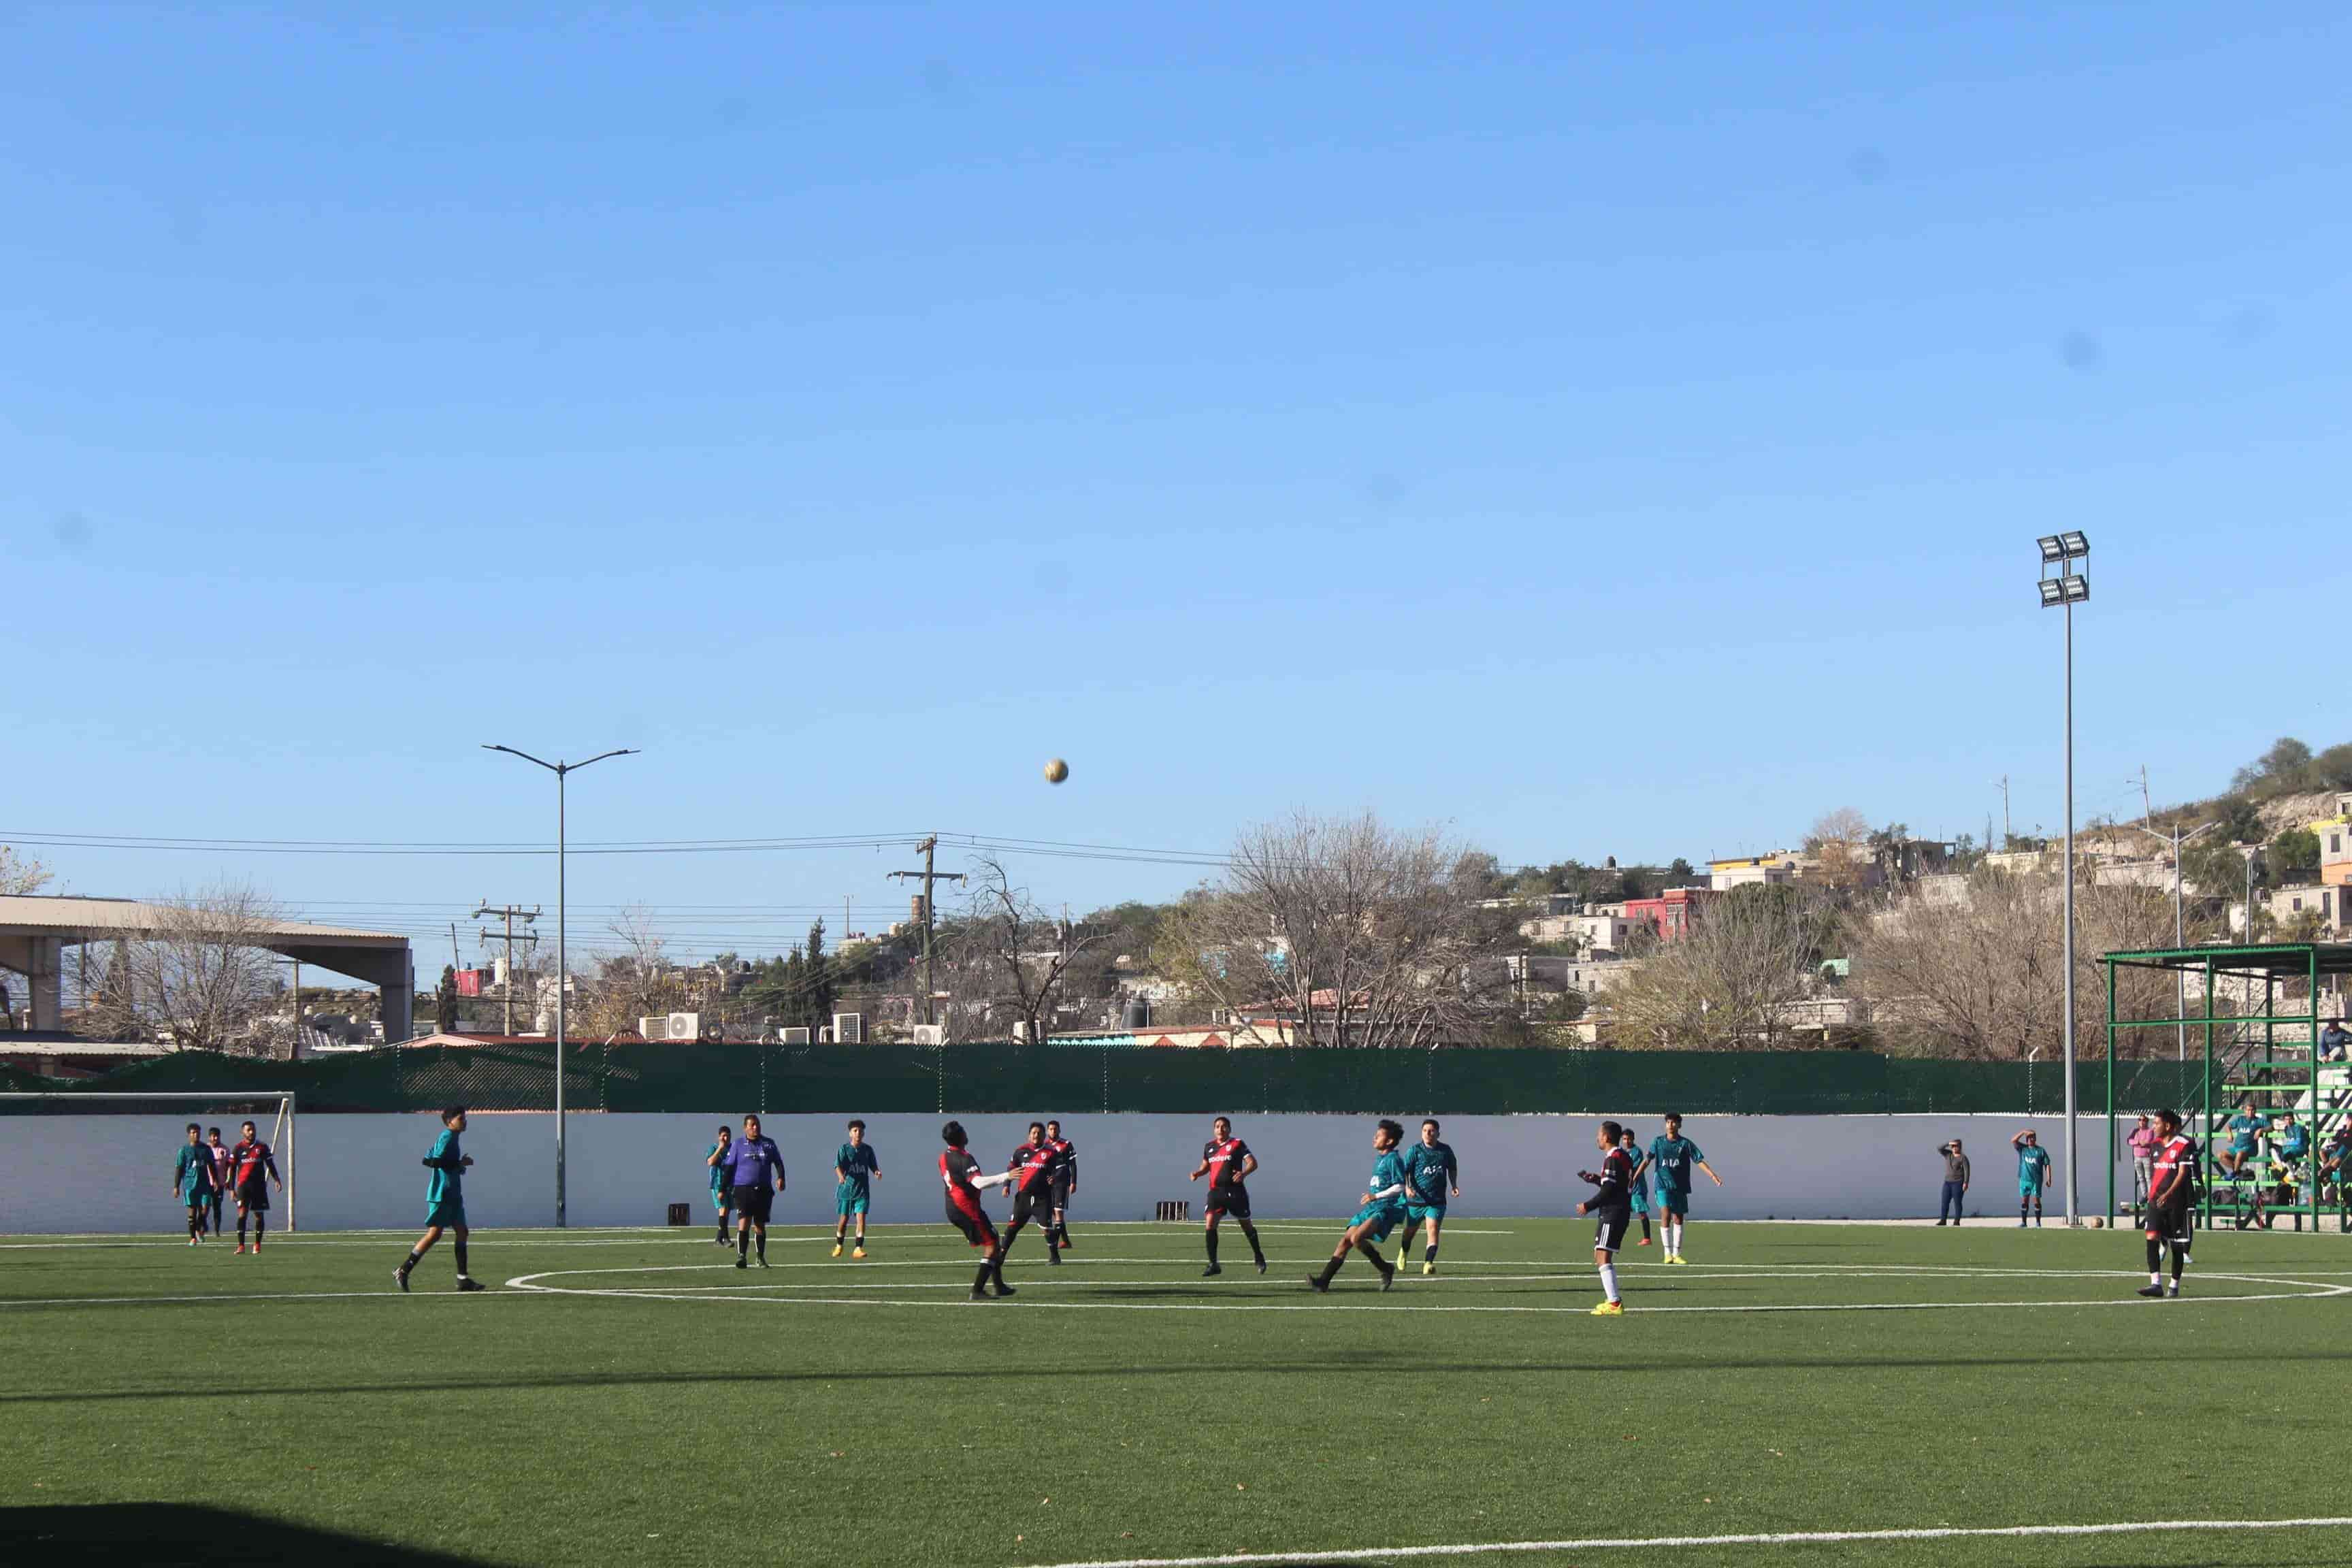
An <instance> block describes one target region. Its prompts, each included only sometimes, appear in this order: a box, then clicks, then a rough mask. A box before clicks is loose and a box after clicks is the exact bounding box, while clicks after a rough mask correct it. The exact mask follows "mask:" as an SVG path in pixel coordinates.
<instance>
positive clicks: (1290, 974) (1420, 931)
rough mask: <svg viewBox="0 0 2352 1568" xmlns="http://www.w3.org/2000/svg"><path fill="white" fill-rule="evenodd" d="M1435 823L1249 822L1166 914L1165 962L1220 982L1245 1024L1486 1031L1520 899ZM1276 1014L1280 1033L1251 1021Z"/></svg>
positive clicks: (1284, 1034)
mask: <svg viewBox="0 0 2352 1568" xmlns="http://www.w3.org/2000/svg"><path fill="white" fill-rule="evenodd" d="M1486 881H1487V877H1486V868H1485V867H1484V866H1483V865H1482V864H1481V863H1480V862H1479V861H1477V860H1475V859H1473V858H1470V857H1468V856H1467V855H1466V854H1465V851H1464V850H1463V849H1462V848H1461V847H1459V846H1457V845H1454V844H1453V843H1450V842H1448V841H1447V840H1445V839H1444V838H1443V837H1440V836H1439V835H1438V834H1437V833H1435V832H1434V831H1427V830H1424V831H1421V832H1413V833H1405V832H1396V831H1391V829H1390V828H1388V827H1386V826H1383V825H1382V824H1381V822H1380V821H1379V819H1378V818H1376V817H1372V816H1361V817H1357V818H1353V819H1336V818H1334V819H1318V818H1314V817H1308V816H1296V817H1293V818H1292V819H1291V820H1289V821H1288V822H1285V823H1278V824H1269V825H1264V826H1257V827H1254V828H1251V829H1249V830H1248V831H1246V832H1244V834H1243V835H1242V836H1241V837H1240V839H1239V840H1238V841H1237V842H1236V843H1235V844H1234V852H1233V855H1232V858H1231V864H1230V868H1229V869H1228V870H1227V871H1226V873H1225V876H1224V879H1223V881H1222V882H1220V883H1218V884H1216V885H1214V886H1212V887H1208V888H1204V889H1200V890H1198V891H1197V892H1195V893H1194V894H1192V896H1190V897H1188V898H1187V899H1186V900H1184V901H1183V902H1182V903H1181V904H1179V905H1178V906H1177V907H1176V909H1175V910H1173V911H1172V912H1171V914H1170V916H1169V917H1168V919H1167V920H1166V921H1164V922H1163V926H1162V931H1163V935H1162V939H1161V941H1160V945H1159V952H1158V953H1157V955H1156V956H1157V958H1158V960H1159V967H1160V970H1161V972H1162V973H1167V974H1169V975H1171V977H1172V978H1175V979H1177V980H1178V981H1179V982H1180V983H1181V984H1183V985H1185V986H1186V988H1187V989H1189V990H1192V991H1193V992H1194V993H1196V994H1203V995H1207V996H1210V997H1213V998H1214V999H1215V1001H1216V1002H1217V1003H1218V1005H1220V1006H1222V1007H1223V1009H1224V1011H1225V1012H1226V1014H1227V1016H1229V1017H1230V1018H1231V1019H1232V1020H1233V1022H1234V1027H1235V1029H1236V1031H1237V1033H1239V1034H1240V1036H1241V1037H1242V1038H1243V1039H1244V1040H1247V1039H1251V1038H1252V1037H1253V1036H1254V1035H1255V1036H1256V1037H1258V1038H1257V1043H1260V1044H1275V1043H1282V1042H1283V1041H1284V1040H1285V1039H1286V1041H1287V1043H1291V1044H1296V1045H1301V1046H1330V1047H1360V1048H1377V1047H1431V1046H1439V1045H1450V1044H1459V1043H1463V1042H1466V1041H1468V1040H1471V1039H1474V1038H1475V1037H1478V1036H1480V1035H1481V1034H1482V1033H1483V1032H1484V1030H1485V1027H1486V1024H1487V1022H1488V1021H1489V1020H1490V1019H1491V1018H1492V1017H1493V1016H1495V1014H1496V1010H1497V1009H1498V1008H1500V1007H1501V1006H1502V1005H1504V1004H1505V1003H1506V1002H1507V997H1508V994H1509V977H1508V972H1507V968H1506V966H1505V965H1504V964H1503V963H1502V962H1501V960H1502V958H1503V956H1504V954H1505V953H1507V952H1513V951H1516V950H1517V945H1518V940H1517V931H1516V929H1515V921H1514V920H1513V919H1512V915H1511V911H1509V910H1482V909H1481V908H1479V900H1480V899H1481V897H1482V896H1483V895H1484V893H1485V892H1486ZM1268 1015H1272V1016H1274V1017H1276V1019H1278V1020H1279V1024H1278V1026H1277V1028H1276V1031H1275V1033H1274V1034H1273V1035H1272V1036H1271V1037H1268V1036H1267V1032H1266V1031H1264V1030H1255V1031H1254V1030H1252V1029H1251V1028H1250V1021H1251V1020H1253V1019H1255V1018H1263V1017H1265V1016H1268Z"/></svg>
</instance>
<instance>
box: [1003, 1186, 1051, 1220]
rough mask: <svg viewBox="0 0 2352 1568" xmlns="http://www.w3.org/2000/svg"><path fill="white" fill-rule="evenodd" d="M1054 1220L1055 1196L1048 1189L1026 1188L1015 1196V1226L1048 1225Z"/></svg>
mask: <svg viewBox="0 0 2352 1568" xmlns="http://www.w3.org/2000/svg"><path fill="white" fill-rule="evenodd" d="M1053 1218H1054V1194H1053V1190H1052V1189H1051V1188H1048V1187H1024V1188H1023V1189H1022V1190H1021V1191H1019V1192H1017V1193H1015V1194H1013V1222H1012V1223H1013V1228H1014V1229H1016V1230H1017V1229H1019V1228H1020V1227H1021V1226H1024V1225H1046V1224H1049V1223H1051V1222H1052V1220H1053Z"/></svg>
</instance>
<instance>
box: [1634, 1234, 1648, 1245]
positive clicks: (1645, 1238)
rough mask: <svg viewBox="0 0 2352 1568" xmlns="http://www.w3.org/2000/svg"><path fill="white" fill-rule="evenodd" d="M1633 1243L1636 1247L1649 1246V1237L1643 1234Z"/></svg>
mask: <svg viewBox="0 0 2352 1568" xmlns="http://www.w3.org/2000/svg"><path fill="white" fill-rule="evenodd" d="M1633 1245H1634V1246H1636V1247H1647V1246H1649V1245H1650V1238H1649V1237H1646V1236H1645V1237H1643V1238H1642V1239H1641V1240H1639V1241H1637V1242H1635V1243H1634V1244H1633Z"/></svg>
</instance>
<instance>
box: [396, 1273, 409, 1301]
mask: <svg viewBox="0 0 2352 1568" xmlns="http://www.w3.org/2000/svg"><path fill="white" fill-rule="evenodd" d="M392 1282H393V1283H394V1284H395V1285H397V1286H399V1287H400V1293H401V1294H402V1295H404V1296H405V1295H407V1294H408V1270H407V1269H405V1268H395V1269H394V1270H393V1271H392Z"/></svg>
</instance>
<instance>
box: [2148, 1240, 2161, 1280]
mask: <svg viewBox="0 0 2352 1568" xmlns="http://www.w3.org/2000/svg"><path fill="white" fill-rule="evenodd" d="M2147 1271H2148V1272H2149V1273H2150V1274H2161V1273H2163V1272H2164V1243H2162V1242H2160V1241H2158V1240H2155V1239H2154V1238H2150V1240H2149V1241H2148V1244H2147Z"/></svg>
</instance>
